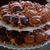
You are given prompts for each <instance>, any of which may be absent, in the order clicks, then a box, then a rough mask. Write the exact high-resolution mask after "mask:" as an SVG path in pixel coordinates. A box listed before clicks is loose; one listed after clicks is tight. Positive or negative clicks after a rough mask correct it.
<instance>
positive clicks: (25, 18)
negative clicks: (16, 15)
mask: <svg viewBox="0 0 50 50" xmlns="http://www.w3.org/2000/svg"><path fill="white" fill-rule="evenodd" d="M21 23H22V24H23V25H28V24H29V22H28V19H27V17H26V16H22V17H21Z"/></svg>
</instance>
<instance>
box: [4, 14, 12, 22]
mask: <svg viewBox="0 0 50 50" xmlns="http://www.w3.org/2000/svg"><path fill="white" fill-rule="evenodd" d="M10 17H12V15H5V16H3V21H5V22H7V23H10Z"/></svg>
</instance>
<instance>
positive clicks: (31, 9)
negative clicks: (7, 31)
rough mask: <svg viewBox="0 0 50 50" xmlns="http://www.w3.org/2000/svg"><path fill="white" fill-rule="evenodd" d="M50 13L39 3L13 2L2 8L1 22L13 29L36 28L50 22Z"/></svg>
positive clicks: (0, 10)
mask: <svg viewBox="0 0 50 50" xmlns="http://www.w3.org/2000/svg"><path fill="white" fill-rule="evenodd" d="M49 12H50V11H49V10H48V9H47V8H46V7H45V6H44V5H40V4H39V3H36V2H34V3H32V2H31V1H20V2H17V1H11V2H9V3H8V4H7V5H3V6H1V7H0V13H1V14H0V15H1V18H0V19H1V20H2V21H3V22H4V23H6V24H11V25H12V26H13V27H19V28H23V27H32V26H33V27H34V26H39V25H41V24H44V23H46V22H47V21H49V20H50V13H49Z"/></svg>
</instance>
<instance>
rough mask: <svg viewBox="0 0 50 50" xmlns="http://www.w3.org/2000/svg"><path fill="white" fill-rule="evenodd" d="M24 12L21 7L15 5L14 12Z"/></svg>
mask: <svg viewBox="0 0 50 50" xmlns="http://www.w3.org/2000/svg"><path fill="white" fill-rule="evenodd" d="M21 10H22V8H21V7H20V6H18V5H15V6H14V7H13V11H14V12H16V11H21Z"/></svg>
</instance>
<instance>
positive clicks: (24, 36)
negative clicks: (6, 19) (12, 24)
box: [0, 24, 50, 47]
mask: <svg viewBox="0 0 50 50" xmlns="http://www.w3.org/2000/svg"><path fill="white" fill-rule="evenodd" d="M49 39H50V24H46V25H45V26H44V27H43V28H40V29H36V30H33V32H31V31H21V32H19V31H16V30H9V29H7V28H5V27H3V26H1V25H0V42H2V43H7V44H11V43H12V44H14V45H18V46H20V47H23V46H24V44H26V46H34V45H36V44H43V43H44V42H45V41H47V40H49Z"/></svg>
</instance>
